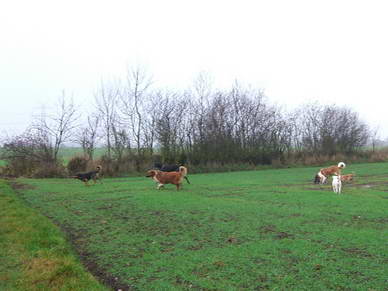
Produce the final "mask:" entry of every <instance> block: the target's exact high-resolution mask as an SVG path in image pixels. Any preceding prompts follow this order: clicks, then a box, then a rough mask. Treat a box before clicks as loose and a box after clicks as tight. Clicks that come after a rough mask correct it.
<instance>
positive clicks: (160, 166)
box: [154, 163, 190, 184]
mask: <svg viewBox="0 0 388 291" xmlns="http://www.w3.org/2000/svg"><path fill="white" fill-rule="evenodd" d="M179 167H181V166H179V165H177V164H173V165H163V164H161V163H155V164H154V168H155V169H157V170H159V171H162V172H179ZM185 180H186V181H187V183H188V184H190V181H189V177H187V176H185Z"/></svg>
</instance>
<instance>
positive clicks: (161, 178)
mask: <svg viewBox="0 0 388 291" xmlns="http://www.w3.org/2000/svg"><path fill="white" fill-rule="evenodd" d="M186 175H187V169H186V167H183V166H180V167H179V172H162V171H159V170H150V171H148V172H147V175H146V177H151V178H152V179H153V180H154V181H155V182H156V183H158V186H157V189H160V188H161V187H163V186H164V185H165V184H174V185H175V186H176V189H177V190H179V188H180V187H181V185H182V182H183V179H184V178H185V176H186Z"/></svg>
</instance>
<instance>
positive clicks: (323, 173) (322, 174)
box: [314, 162, 346, 184]
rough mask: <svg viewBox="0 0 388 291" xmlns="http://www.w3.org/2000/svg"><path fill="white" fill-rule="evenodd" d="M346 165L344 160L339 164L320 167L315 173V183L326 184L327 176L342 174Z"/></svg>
mask: <svg viewBox="0 0 388 291" xmlns="http://www.w3.org/2000/svg"><path fill="white" fill-rule="evenodd" d="M345 167H346V165H345V163H344V162H339V163H338V165H337V166H330V167H328V168H323V169H320V170H319V172H318V173H317V174H316V175H315V179H314V183H315V184H325V183H326V181H327V178H328V177H330V176H333V175H337V176H340V175H341V170H342V169H344V168H345Z"/></svg>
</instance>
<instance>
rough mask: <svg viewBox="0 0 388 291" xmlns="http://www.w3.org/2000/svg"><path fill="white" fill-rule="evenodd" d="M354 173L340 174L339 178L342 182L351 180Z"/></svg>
mask: <svg viewBox="0 0 388 291" xmlns="http://www.w3.org/2000/svg"><path fill="white" fill-rule="evenodd" d="M353 177H354V174H347V175H342V176H341V180H342V181H344V182H349V181H353Z"/></svg>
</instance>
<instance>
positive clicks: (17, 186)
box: [9, 180, 36, 191]
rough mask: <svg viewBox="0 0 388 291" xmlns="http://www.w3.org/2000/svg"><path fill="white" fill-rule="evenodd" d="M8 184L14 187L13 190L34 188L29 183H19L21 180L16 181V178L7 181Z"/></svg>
mask: <svg viewBox="0 0 388 291" xmlns="http://www.w3.org/2000/svg"><path fill="white" fill-rule="evenodd" d="M9 185H10V186H11V188H12V189H14V190H15V191H21V190H34V189H36V187H35V186H32V185H30V184H25V183H21V182H18V181H16V180H11V181H10V182H9Z"/></svg>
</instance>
